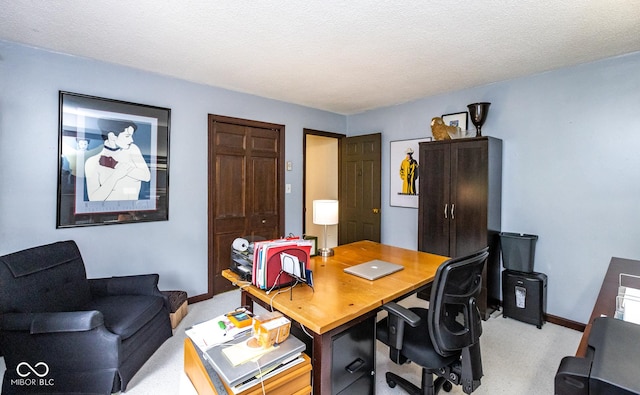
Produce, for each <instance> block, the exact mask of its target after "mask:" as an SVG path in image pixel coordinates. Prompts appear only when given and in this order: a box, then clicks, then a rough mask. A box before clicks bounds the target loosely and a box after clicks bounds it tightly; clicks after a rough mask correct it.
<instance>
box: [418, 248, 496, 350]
mask: <svg viewBox="0 0 640 395" xmlns="http://www.w3.org/2000/svg"><path fill="white" fill-rule="evenodd" d="M488 256H489V252H488V247H485V248H483V249H482V250H480V251H477V252H475V253H473V254H471V255H467V256H463V257H460V258H455V259H450V260H448V261H446V262H444V263H443V264H442V265H440V267H439V268H438V271H437V272H436V276H435V279H434V282H433V287H432V289H431V299H430V300H429V315H428V325H429V335H430V336H431V341H432V343H433V346H434V349H435V351H436V352H437V353H438V354H440V355H443V356H447V355H452V354H455V353H459V352H460V350H462V349H463V348H465V347H469V346H471V345H474V344H476V343H477V342H478V341H479V340H480V335H481V334H482V319H481V317H480V312H479V311H478V307H477V306H476V300H477V298H478V295H480V290H481V287H482V269H483V267H484V264H485V262H486V260H487V257H488Z"/></svg>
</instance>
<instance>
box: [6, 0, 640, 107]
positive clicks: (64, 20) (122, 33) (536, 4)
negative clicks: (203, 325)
mask: <svg viewBox="0 0 640 395" xmlns="http://www.w3.org/2000/svg"><path fill="white" fill-rule="evenodd" d="M0 10H1V11H0V39H4V40H8V41H13V42H18V43H24V44H28V45H32V46H35V47H40V48H45V49H50V50H54V51H57V52H62V53H66V54H71V55H77V56H82V57H88V58H93V59H99V60H103V61H107V62H112V63H117V64H121V65H126V66H131V67H135V68H138V69H143V70H147V71H152V72H156V73H160V74H163V75H169V76H174V77H177V78H181V79H185V80H189V81H194V82H198V83H202V84H207V85H212V86H217V87H222V88H227V89H231V90H234V91H240V92H246V93H251V94H255V95H259V96H263V97H268V98H273V99H278V100H282V101H286V102H291V103H297V104H301V105H304V106H309V107H314V108H318V109H323V110H328V111H332V112H336V113H340V114H353V113H358V112H361V111H365V110H369V109H373V108H378V107H383V106H389V105H395V104H399V103H403V102H407V101H410V100H414V99H417V98H421V97H425V96H430V95H435V94H439V93H442V92H447V91H453V90H458V89H463V88H468V87H472V86H478V85H484V84H487V83H491V82H496V81H502V80H507V79H512V78H516V77H520V76H525V75H530V74H534V73H539V72H543V71H547V70H551V69H556V68H560V67H564V66H569V65H575V64H579V63H585V62H589V61H593V60H597V59H602V58H605V57H610V56H615V55H620V54H625V53H630V52H635V51H640V0H616V1H611V0H591V1H589V0H573V1H566V0H565V1H563V0H555V1H551V0H520V1H508V0H478V1H469V0H435V1H425V0H413V1H391V0H344V1H337V0H302V1H301V0H279V1H273V0H272V1H259V0H252V1H244V0H234V1H220V0H218V1H215V0H183V1H180V0H136V1H127V0H92V1H86V0H48V1H36V0H21V1H16V0H0Z"/></svg>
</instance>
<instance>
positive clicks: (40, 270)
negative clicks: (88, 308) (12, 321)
mask: <svg viewBox="0 0 640 395" xmlns="http://www.w3.org/2000/svg"><path fill="white" fill-rule="evenodd" d="M90 300H91V291H90V289H89V281H88V280H87V274H86V271H85V267H84V262H83V261H82V257H81V256H80V251H79V250H78V246H77V245H76V243H75V242H74V241H61V242H57V243H52V244H47V245H43V246H39V247H34V248H29V249H26V250H23V251H18V252H14V253H12V254H8V255H4V256H2V257H0V314H2V313H36V312H54V311H75V310H78V309H81V308H82V307H83V306H85V305H86V304H87V303H88V302H89V301H90Z"/></svg>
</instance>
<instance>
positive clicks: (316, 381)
mask: <svg viewBox="0 0 640 395" xmlns="http://www.w3.org/2000/svg"><path fill="white" fill-rule="evenodd" d="M311 333H312V334H313V370H312V373H313V394H314V395H323V394H330V393H331V367H332V364H333V361H332V354H331V335H330V334H329V333H325V334H323V335H320V334H317V333H315V332H311Z"/></svg>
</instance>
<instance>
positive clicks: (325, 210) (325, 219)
mask: <svg viewBox="0 0 640 395" xmlns="http://www.w3.org/2000/svg"><path fill="white" fill-rule="evenodd" d="M338 214H339V212H338V201H337V200H314V201H313V223H314V224H316V225H324V248H320V249H319V250H318V255H320V256H332V255H333V249H331V248H327V226H328V225H337V224H338V216H339V215H338Z"/></svg>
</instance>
